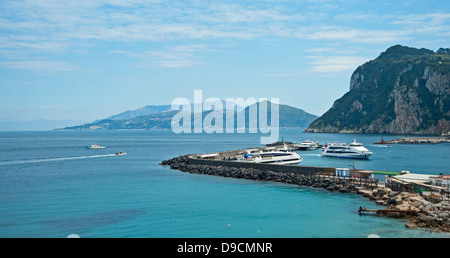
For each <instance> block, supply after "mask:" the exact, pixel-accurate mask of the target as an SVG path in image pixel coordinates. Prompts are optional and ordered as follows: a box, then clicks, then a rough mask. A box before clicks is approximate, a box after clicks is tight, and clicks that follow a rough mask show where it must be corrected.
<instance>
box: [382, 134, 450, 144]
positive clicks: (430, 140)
mask: <svg viewBox="0 0 450 258" xmlns="http://www.w3.org/2000/svg"><path fill="white" fill-rule="evenodd" d="M439 143H450V137H449V136H441V137H408V138H398V139H395V140H390V141H385V140H383V139H381V141H379V142H374V143H373V144H439Z"/></svg>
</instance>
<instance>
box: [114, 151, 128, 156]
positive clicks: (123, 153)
mask: <svg viewBox="0 0 450 258" xmlns="http://www.w3.org/2000/svg"><path fill="white" fill-rule="evenodd" d="M123 155H127V153H126V152H123V151H120V152H117V153H116V156H123Z"/></svg>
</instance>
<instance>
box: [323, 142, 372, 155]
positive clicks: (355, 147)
mask: <svg viewBox="0 0 450 258" xmlns="http://www.w3.org/2000/svg"><path fill="white" fill-rule="evenodd" d="M372 154H373V153H372V152H371V151H370V150H368V149H366V148H365V147H363V146H362V144H361V143H359V142H356V140H355V139H353V142H352V143H350V144H349V145H347V144H345V143H330V144H328V145H325V148H324V150H323V151H322V153H321V154H320V155H321V156H324V157H335V158H349V159H369V157H370V156H372Z"/></svg>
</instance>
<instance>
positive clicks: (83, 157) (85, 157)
mask: <svg viewBox="0 0 450 258" xmlns="http://www.w3.org/2000/svg"><path fill="white" fill-rule="evenodd" d="M114 156H117V155H116V154H104V155H91V156H79V157H63V158H52V159H32V160H14V161H5V162H0V166H2V165H18V164H29V163H41V162H56V161H65V160H77V159H93V158H104V157H114Z"/></svg>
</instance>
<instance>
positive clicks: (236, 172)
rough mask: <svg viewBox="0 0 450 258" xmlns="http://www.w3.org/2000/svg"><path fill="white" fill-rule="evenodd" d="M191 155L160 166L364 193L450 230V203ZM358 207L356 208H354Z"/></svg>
mask: <svg viewBox="0 0 450 258" xmlns="http://www.w3.org/2000/svg"><path fill="white" fill-rule="evenodd" d="M189 156H190V155H183V156H179V157H175V158H172V159H169V160H164V161H162V162H161V163H160V165H164V166H170V168H171V169H174V170H179V171H182V172H187V173H194V174H203V175H211V176H221V177H232V178H237V179H248V180H255V181H272V182H279V183H286V184H295V185H299V186H305V187H314V188H321V189H325V190H327V191H332V192H340V193H344V194H345V193H351V194H359V195H363V196H364V197H366V198H369V200H372V201H374V202H375V203H376V204H377V205H380V206H383V207H385V208H386V209H387V210H390V211H395V210H397V211H405V210H407V211H411V212H412V213H415V214H418V215H417V216H411V215H401V214H400V213H393V214H389V215H388V216H391V217H398V218H405V219H408V223H406V224H405V226H406V227H407V228H410V229H417V228H421V229H431V230H433V231H437V232H450V206H449V205H448V203H444V202H441V203H437V204H434V203H431V202H429V201H427V200H425V199H424V198H423V197H422V196H420V195H419V194H415V193H409V192H402V191H394V190H392V189H390V188H388V187H385V186H384V185H381V184H377V185H376V186H375V185H373V184H367V182H366V183H365V182H364V181H361V180H359V181H358V180H348V179H345V178H339V177H334V176H325V175H321V174H298V173H293V172H280V171H270V170H260V169H257V168H249V167H248V168H245V167H230V166H222V165H220V166H215V165H204V164H190V163H189ZM356 209H357V207H355V210H356Z"/></svg>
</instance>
